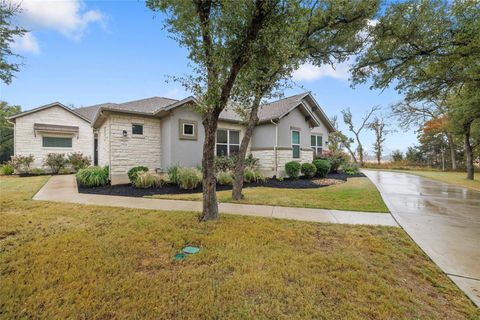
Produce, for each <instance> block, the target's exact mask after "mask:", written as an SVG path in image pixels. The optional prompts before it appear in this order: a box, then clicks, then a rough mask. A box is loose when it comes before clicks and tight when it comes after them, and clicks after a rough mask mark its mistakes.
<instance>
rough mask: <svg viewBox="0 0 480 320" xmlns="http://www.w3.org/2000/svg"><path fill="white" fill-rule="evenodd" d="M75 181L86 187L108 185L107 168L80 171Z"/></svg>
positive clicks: (89, 168)
mask: <svg viewBox="0 0 480 320" xmlns="http://www.w3.org/2000/svg"><path fill="white" fill-rule="evenodd" d="M76 177H77V181H78V182H79V183H80V184H82V185H84V186H86V187H100V186H104V185H106V184H107V183H108V167H103V168H102V167H88V168H84V169H80V170H79V171H78V173H77V175H76Z"/></svg>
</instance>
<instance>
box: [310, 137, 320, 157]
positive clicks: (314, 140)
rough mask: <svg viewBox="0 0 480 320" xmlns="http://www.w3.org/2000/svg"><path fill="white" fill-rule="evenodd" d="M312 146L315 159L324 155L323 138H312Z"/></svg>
mask: <svg viewBox="0 0 480 320" xmlns="http://www.w3.org/2000/svg"><path fill="white" fill-rule="evenodd" d="M310 139H311V146H312V149H313V154H314V156H315V157H317V156H321V155H322V151H323V149H322V146H323V137H322V136H318V135H312V136H310Z"/></svg>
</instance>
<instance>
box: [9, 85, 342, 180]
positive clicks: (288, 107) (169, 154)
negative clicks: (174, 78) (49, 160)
mask: <svg viewBox="0 0 480 320" xmlns="http://www.w3.org/2000/svg"><path fill="white" fill-rule="evenodd" d="M195 104H196V100H195V98H193V97H188V98H186V99H183V100H174V99H168V98H162V97H153V98H147V99H142V100H136V101H130V102H125V103H103V104H99V105H94V106H90V107H83V108H77V109H72V108H68V107H66V106H64V105H63V104H61V103H59V102H55V103H51V104H48V105H45V106H41V107H39V108H36V109H32V110H28V111H25V112H22V113H19V114H17V115H15V116H13V117H11V118H9V120H10V121H11V122H12V123H14V130H15V132H14V149H15V151H14V152H15V155H29V154H32V155H34V156H35V162H34V163H33V167H42V162H43V159H44V157H45V155H46V154H47V153H65V154H67V153H71V152H82V153H83V154H84V155H88V156H90V157H91V159H92V161H93V163H94V164H95V165H100V166H105V165H108V166H109V167H110V178H111V182H112V184H119V183H126V182H128V177H127V171H128V170H129V169H130V168H132V167H134V166H138V165H144V166H147V167H148V168H149V169H150V170H157V171H165V170H166V169H167V168H168V167H170V166H172V165H175V164H178V165H181V166H187V167H190V166H197V165H199V164H201V161H202V148H203V140H204V128H203V125H202V120H201V115H200V114H199V113H197V112H196V111H195V108H194V107H195ZM259 119H260V120H259V123H258V126H257V127H256V128H255V129H254V132H253V136H252V140H251V142H250V146H249V150H248V153H251V154H252V155H253V156H254V157H255V158H258V159H259V165H260V168H261V169H262V171H263V172H264V173H265V174H267V175H270V176H273V175H283V174H284V165H285V163H286V162H288V161H292V160H298V161H299V162H310V161H312V159H313V158H314V154H315V153H321V152H322V150H325V149H326V148H327V138H328V135H329V133H331V132H333V131H335V128H334V127H333V125H332V124H331V122H330V121H329V119H328V117H327V116H326V115H325V113H324V112H323V111H322V109H321V108H320V106H319V105H318V103H317V102H316V101H315V99H314V98H313V97H312V95H311V94H310V93H302V94H298V95H294V96H291V97H287V98H284V99H281V100H278V101H275V102H271V103H267V104H264V105H262V106H261V108H260V110H259ZM244 132H245V125H244V121H242V118H241V117H240V116H238V115H237V114H236V113H235V112H233V111H232V110H225V111H224V112H222V114H221V115H220V120H219V123H218V131H217V142H216V153H217V155H218V156H222V155H226V156H228V155H232V154H234V153H235V152H237V151H238V149H239V146H240V142H241V139H242V137H243V134H244Z"/></svg>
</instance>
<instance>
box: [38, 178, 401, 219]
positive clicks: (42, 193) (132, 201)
mask: <svg viewBox="0 0 480 320" xmlns="http://www.w3.org/2000/svg"><path fill="white" fill-rule="evenodd" d="M33 199H34V200H44V201H57V202H69V203H79V204H89V205H99V206H113V207H125V208H136V209H151V210H168V211H201V210H202V203H201V202H200V201H184V200H165V199H149V198H134V197H120V196H106V195H92V194H82V193H78V190H77V185H76V181H75V177H74V176H73V175H61V176H53V177H52V178H50V180H49V181H48V182H47V183H46V184H45V185H44V186H43V187H42V188H41V189H40V190H39V191H38V192H37V194H35V196H34V197H33ZM219 211H220V212H221V213H227V214H239V215H247V216H256V217H269V218H279V219H292V220H300V221H314V222H326V223H341V224H361V225H380V226H395V227H398V224H397V223H396V222H395V220H394V219H393V218H392V216H391V215H390V214H385V213H372V212H355V211H338V210H325V209H308V208H290V207H277V206H264V205H249V204H235V203H220V204H219Z"/></svg>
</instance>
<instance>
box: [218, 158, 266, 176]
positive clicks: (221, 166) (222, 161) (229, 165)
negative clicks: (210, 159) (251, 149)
mask: <svg viewBox="0 0 480 320" xmlns="http://www.w3.org/2000/svg"><path fill="white" fill-rule="evenodd" d="M237 161H238V157H237V156H229V157H225V156H224V157H216V158H215V170H216V171H217V172H220V171H232V172H233V171H234V170H235V165H236V164H237ZM258 161H259V159H257V158H254V157H253V155H252V154H249V155H248V156H247V157H246V158H245V167H250V168H254V169H256V168H257V167H258Z"/></svg>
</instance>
